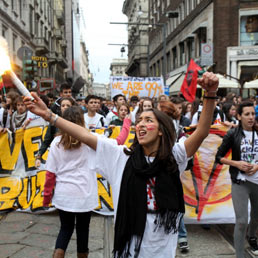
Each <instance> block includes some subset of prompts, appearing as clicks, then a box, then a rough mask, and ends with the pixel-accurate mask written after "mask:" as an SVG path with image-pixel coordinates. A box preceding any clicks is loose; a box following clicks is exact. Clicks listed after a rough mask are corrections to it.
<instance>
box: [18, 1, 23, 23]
mask: <svg viewBox="0 0 258 258" xmlns="http://www.w3.org/2000/svg"><path fill="white" fill-rule="evenodd" d="M22 5H23V0H19V15H20V18H21V19H22V18H23V15H22Z"/></svg>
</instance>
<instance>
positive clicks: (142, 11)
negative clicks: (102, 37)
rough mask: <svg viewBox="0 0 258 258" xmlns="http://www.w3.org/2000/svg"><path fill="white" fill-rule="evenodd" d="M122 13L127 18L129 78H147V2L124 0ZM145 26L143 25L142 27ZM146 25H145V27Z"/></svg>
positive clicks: (142, 0)
mask: <svg viewBox="0 0 258 258" xmlns="http://www.w3.org/2000/svg"><path fill="white" fill-rule="evenodd" d="M123 13H124V14H125V15H126V16H127V17H128V66H127V69H126V73H127V74H128V75H129V76H142V77H146V76H148V61H149V60H148V56H149V55H148V51H149V41H148V39H149V38H148V30H149V26H148V1H147V0H126V1H124V4H123ZM143 24H145V25H143ZM146 24H147V25H146Z"/></svg>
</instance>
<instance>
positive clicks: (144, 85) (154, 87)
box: [110, 76, 165, 99]
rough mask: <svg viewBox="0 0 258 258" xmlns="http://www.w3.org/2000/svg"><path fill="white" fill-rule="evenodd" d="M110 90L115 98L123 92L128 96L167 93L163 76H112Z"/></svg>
mask: <svg viewBox="0 0 258 258" xmlns="http://www.w3.org/2000/svg"><path fill="white" fill-rule="evenodd" d="M110 91H111V97H112V98H113V97H114V96H116V95H117V94H123V95H125V96H126V98H127V99H128V98H130V97H131V96H138V97H150V98H153V97H159V96H160V95H163V94H165V91H164V83H163V78H162V77H122V76H111V77H110Z"/></svg>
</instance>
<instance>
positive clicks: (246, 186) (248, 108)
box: [216, 101, 258, 258]
mask: <svg viewBox="0 0 258 258" xmlns="http://www.w3.org/2000/svg"><path fill="white" fill-rule="evenodd" d="M237 113H238V115H237V116H238V120H239V126H238V127H235V128H232V129H230V130H229V131H228V132H227V134H226V135H225V136H224V138H223V141H222V144H221V146H220V147H219V149H218V152H217V154H216V161H217V162H218V163H220V164H225V165H229V172H230V175H231V180H232V192H231V194H232V201H233V207H234V211H235V216H236V223H235V228H234V246H235V250H236V257H237V258H244V257H245V254H244V247H245V237H246V230H247V227H248V202H249V201H250V204H251V213H250V223H249V227H248V231H247V239H248V242H249V245H250V247H251V251H252V253H253V254H254V255H258V245H257V236H256V232H257V229H258V172H257V171H258V152H257V150H258V135H257V130H256V128H255V111H254V105H253V103H252V102H250V101H249V102H242V103H241V104H239V106H238V110H237ZM230 149H231V150H232V158H231V159H229V158H227V157H225V156H226V154H227V153H228V151H229V150H230Z"/></svg>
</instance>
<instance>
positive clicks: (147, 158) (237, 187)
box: [0, 73, 258, 258]
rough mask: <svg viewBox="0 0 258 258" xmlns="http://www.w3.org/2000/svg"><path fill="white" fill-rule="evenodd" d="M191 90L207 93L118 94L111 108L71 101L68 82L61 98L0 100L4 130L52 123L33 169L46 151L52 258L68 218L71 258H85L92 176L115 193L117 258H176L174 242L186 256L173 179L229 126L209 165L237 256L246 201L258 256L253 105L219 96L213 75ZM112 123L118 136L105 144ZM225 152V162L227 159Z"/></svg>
mask: <svg viewBox="0 0 258 258" xmlns="http://www.w3.org/2000/svg"><path fill="white" fill-rule="evenodd" d="M198 84H199V85H201V86H202V87H203V89H204V95H203V97H202V98H201V99H198V98H196V99H195V101H194V102H192V103H190V102H187V101H186V100H185V99H184V98H183V97H181V96H177V97H168V96H166V95H162V96H159V98H157V99H156V98H153V99H151V98H148V97H138V96H132V97H131V98H130V99H129V100H127V99H126V98H125V96H124V95H122V94H119V95H116V96H114V97H113V99H112V101H110V100H105V99H103V98H101V97H98V96H95V95H88V96H87V97H85V98H81V97H78V98H73V97H72V91H71V87H70V85H69V84H66V83H64V84H62V85H61V87H60V94H59V96H58V97H56V96H54V95H53V94H50V93H49V94H47V95H39V96H37V95H36V94H34V93H32V94H33V96H34V98H35V100H36V101H34V102H31V101H30V99H29V98H26V99H25V100H24V99H23V98H22V97H21V96H20V95H19V94H18V93H17V92H16V91H15V90H11V91H9V92H8V93H7V95H6V96H4V97H3V96H2V99H1V108H0V132H1V133H5V132H6V131H8V132H11V133H12V132H15V130H17V129H21V128H22V129H25V128H27V127H28V126H29V125H30V123H31V121H33V120H36V119H44V120H45V121H48V122H49V127H48V129H47V132H46V135H45V137H44V141H43V142H42V144H41V146H40V149H39V152H38V154H37V155H36V157H35V159H36V162H35V167H40V165H41V162H42V161H43V160H42V155H43V154H44V153H45V152H46V150H47V149H49V154H48V158H47V161H46V170H47V173H46V183H45V188H44V206H46V207H48V206H49V205H50V204H51V202H52V205H54V206H55V207H56V208H57V209H58V211H59V216H60V221H61V227H60V231H59V234H58V238H57V241H56V245H55V251H54V256H53V257H64V255H65V251H66V248H67V245H68V243H69V240H70V238H71V236H72V233H73V231H74V227H75V221H76V234H77V252H78V257H82V258H83V257H88V253H89V249H88V233H89V224H90V217H91V211H92V210H93V209H94V208H96V207H97V206H98V199H97V181H96V177H94V175H95V174H94V173H95V172H96V171H97V172H98V173H100V174H102V175H103V176H104V177H105V178H106V179H107V180H108V181H109V183H110V184H111V186H112V191H113V203H114V211H115V229H114V230H115V239H114V251H113V252H114V257H139V258H144V257H151V256H155V257H160V258H163V257H164V258H165V257H166V258H167V257H175V249H176V247H177V245H178V247H179V248H180V251H181V252H182V253H186V252H188V251H189V245H188V241H187V230H186V227H185V225H184V219H183V214H184V200H183V189H182V184H181V182H180V174H181V173H183V171H185V170H186V168H187V167H188V168H189V166H190V168H191V166H192V165H193V164H192V162H191V161H192V160H193V159H192V157H193V155H194V154H195V152H196V151H197V149H198V148H199V146H200V144H201V143H202V141H203V140H204V139H205V138H206V136H207V135H208V132H209V128H210V125H211V124H223V125H225V126H227V127H228V129H229V130H228V133H227V134H226V136H225V137H224V139H223V142H222V145H221V146H220V148H219V150H218V153H217V155H216V161H217V162H218V163H221V164H226V165H229V166H230V175H231V179H232V200H233V207H234V211H235V215H236V223H235V231H234V245H235V249H236V257H237V258H243V257H244V242H245V237H246V231H247V226H248V201H250V203H251V213H250V218H251V220H250V225H249V227H248V231H247V238H248V242H249V244H250V247H251V250H252V252H253V253H254V254H256V255H258V245H257V237H256V231H257V229H258V173H257V170H258V154H257V151H256V150H258V135H257V130H258V127H256V121H258V108H256V107H258V105H257V104H258V103H256V99H255V98H249V99H246V100H242V98H241V96H236V94H235V93H232V92H230V93H228V94H227V96H226V97H223V98H222V97H218V96H217V88H218V79H217V77H216V76H215V75H214V74H213V73H205V74H204V75H203V77H202V78H199V79H198ZM114 126H121V128H122V129H121V132H120V134H119V136H118V137H117V138H116V139H115V140H112V139H110V138H109V137H110V136H111V135H112V129H113V127H114ZM130 127H133V128H134V129H135V133H136V136H135V139H134V142H133V144H132V145H131V147H130V148H126V147H125V146H124V145H123V144H124V142H125V140H126V138H127V136H128V134H129V131H130ZM186 127H192V128H195V131H194V133H193V134H191V136H190V137H185V128H186ZM97 128H104V129H105V133H104V135H96V134H94V133H92V132H90V131H89V129H91V130H93V131H94V129H97ZM230 149H232V159H229V158H227V156H226V154H227V152H228V151H229V150H230ZM111 160H112V161H113V162H110V161H111ZM54 188H55V191H53V189H54ZM167 196H171V198H167ZM240 200H241V201H240ZM150 242H151V243H152V244H151V245H150ZM130 255H131V256H130Z"/></svg>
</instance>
